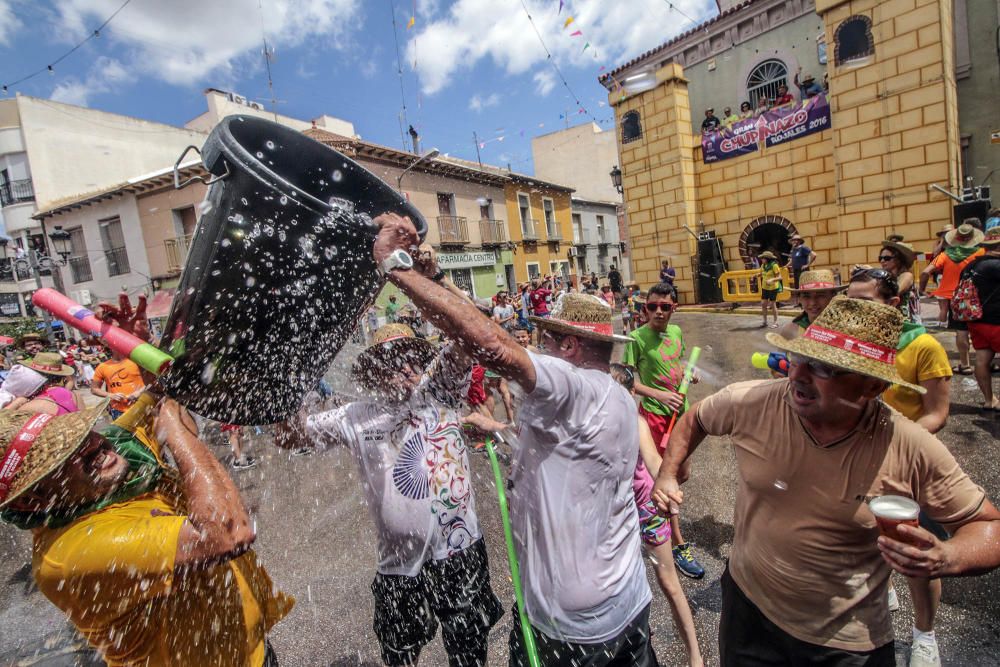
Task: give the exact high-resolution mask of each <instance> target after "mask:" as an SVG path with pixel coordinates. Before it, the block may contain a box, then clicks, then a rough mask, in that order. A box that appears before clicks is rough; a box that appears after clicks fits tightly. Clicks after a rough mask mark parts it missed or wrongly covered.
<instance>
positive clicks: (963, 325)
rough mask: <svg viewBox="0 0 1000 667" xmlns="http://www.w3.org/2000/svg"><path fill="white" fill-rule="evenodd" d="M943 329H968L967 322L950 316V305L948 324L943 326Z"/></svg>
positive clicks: (949, 307)
mask: <svg viewBox="0 0 1000 667" xmlns="http://www.w3.org/2000/svg"><path fill="white" fill-rule="evenodd" d="M945 329H948V330H950V331H968V330H969V323H968V322H960V321H959V320H956V319H955V318H954V317H952V316H951V306H948V324H947V326H946V327H945Z"/></svg>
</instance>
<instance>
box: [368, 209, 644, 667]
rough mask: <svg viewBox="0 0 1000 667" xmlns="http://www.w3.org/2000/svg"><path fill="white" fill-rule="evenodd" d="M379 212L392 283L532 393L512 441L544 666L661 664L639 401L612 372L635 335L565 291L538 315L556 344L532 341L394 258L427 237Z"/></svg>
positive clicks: (381, 254) (528, 581)
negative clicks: (643, 505)
mask: <svg viewBox="0 0 1000 667" xmlns="http://www.w3.org/2000/svg"><path fill="white" fill-rule="evenodd" d="M376 223H377V224H378V225H379V226H380V231H379V234H378V237H377V238H376V240H375V244H374V247H373V255H374V259H375V262H376V264H378V265H381V266H390V267H393V268H391V270H389V271H388V272H387V273H388V275H387V277H388V279H389V281H390V282H392V283H394V284H395V285H396V286H397V287H399V288H400V289H401V290H402V291H403V292H405V293H406V295H407V296H408V297H410V298H411V299H412V300H413V301H414V302H416V303H417V305H418V306H419V307H420V309H421V310H422V311H423V312H424V313H425V314H426V315H427V317H428V318H429V319H430V320H431V321H432V322H434V324H435V325H436V326H437V327H439V328H440V329H441V330H442V331H443V332H444V334H445V335H447V336H448V337H449V338H451V339H452V340H454V341H455V343H456V344H458V345H460V346H461V347H462V348H463V349H464V350H465V351H466V353H467V354H468V355H469V356H472V357H474V358H476V359H477V360H478V361H479V362H480V363H482V364H483V365H484V366H486V367H487V368H490V369H491V370H494V371H496V372H497V373H499V374H500V375H501V376H503V377H505V378H507V380H508V381H511V382H514V383H516V384H517V386H518V387H519V390H520V391H521V392H522V393H523V395H524V396H525V402H524V405H523V406H522V407H521V409H520V410H519V411H518V414H517V424H516V425H515V426H514V427H513V428H510V429H507V430H505V431H504V432H503V435H504V437H505V439H507V440H508V442H509V444H510V445H511V447H512V450H513V460H512V464H511V472H510V490H509V491H508V498H509V500H510V518H511V525H512V531H513V541H514V548H515V551H516V554H517V558H518V561H519V562H520V565H521V567H520V578H521V587H522V589H523V591H524V599H525V604H524V607H525V608H524V612H525V613H526V615H527V618H528V620H529V622H530V624H531V629H532V630H533V633H534V636H535V642H536V644H537V646H538V651H539V654H540V659H541V664H542V665H544V666H546V667H549V666H555V665H567V664H574V663H575V664H593V665H599V664H605V665H609V664H622V665H626V664H627V665H630V666H636V667H646V666H648V665H655V664H657V663H656V657H655V654H654V653H653V649H652V646H651V644H650V641H649V605H650V601H651V600H652V593H651V592H650V589H649V583H648V582H647V580H646V572H645V566H644V565H643V562H642V550H641V544H640V538H639V524H638V518H637V516H636V508H635V498H634V495H633V493H632V474H633V471H634V470H635V464H636V461H637V459H638V456H639V450H638V444H637V442H638V432H637V420H638V412H637V410H636V406H635V402H634V401H633V400H632V399H631V397H630V396H629V394H628V392H627V391H626V390H625V389H624V388H623V387H621V385H619V384H618V383H616V382H615V381H614V380H613V379H612V378H611V376H610V375H609V374H608V370H609V364H610V361H611V354H612V352H613V350H614V344H615V343H616V342H618V341H621V342H627V340H628V339H626V338H624V337H622V336H615V335H614V332H613V328H612V321H611V319H612V318H611V315H612V314H611V309H610V308H608V306H607V304H605V303H603V302H602V301H601V300H600V299H597V298H595V297H592V296H589V295H585V294H565V295H563V297H562V298H561V299H560V300H559V301H558V302H557V303H556V304H555V308H554V309H553V311H552V312H551V313H550V317H547V318H542V317H535V318H533V319H532V322H533V323H534V324H535V326H536V327H538V328H539V329H540V330H541V331H542V343H543V345H544V347H545V351H546V354H544V355H542V354H535V353H532V352H529V351H527V350H525V349H524V348H523V347H521V346H520V345H518V344H517V343H516V342H515V341H514V340H513V339H512V338H511V337H510V336H508V335H506V334H505V333H504V332H503V330H502V329H500V327H499V326H497V324H496V322H493V321H492V320H491V319H489V318H487V317H485V316H483V315H481V314H480V313H478V312H477V311H476V308H475V307H474V306H473V305H472V304H470V303H468V302H467V301H464V300H462V299H460V298H458V297H456V296H454V295H453V294H451V293H450V292H448V291H447V290H445V289H443V288H440V287H439V286H437V285H435V284H434V283H433V282H432V281H430V280H428V279H427V278H426V277H425V276H424V275H422V273H421V272H420V271H413V270H408V269H407V268H406V267H407V266H408V264H409V263H408V262H406V261H405V260H400V261H398V262H395V261H394V260H393V258H394V257H399V256H400V255H401V254H403V253H408V251H410V249H412V248H413V247H414V246H415V245H416V243H417V233H416V230H415V229H414V227H413V224H412V223H411V222H410V221H409V220H408V219H406V218H401V217H399V216H396V215H394V214H385V215H382V216H379V217H378V218H376ZM467 419H468V420H473V419H477V420H480V419H481V420H485V419H486V418H485V417H483V416H481V415H470V416H469V417H468V418H467ZM490 421H492V420H490ZM482 426H485V427H486V428H490V426H489V425H487V424H486V423H484V424H483V425H482ZM512 618H513V621H514V626H513V628H512V629H511V633H510V637H509V640H508V641H509V646H510V664H511V665H514V666H521V665H527V664H528V662H527V661H528V658H527V655H526V652H525V648H524V646H523V643H522V638H521V628H520V625H519V623H520V621H519V615H518V614H517V613H515V614H512Z"/></svg>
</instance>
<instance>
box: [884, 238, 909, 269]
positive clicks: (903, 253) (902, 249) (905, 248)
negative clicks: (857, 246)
mask: <svg viewBox="0 0 1000 667" xmlns="http://www.w3.org/2000/svg"><path fill="white" fill-rule="evenodd" d="M882 247H883V248H892V249H893V250H895V251H896V252H898V253H899V257H900V259H902V260H903V261H902V264H903V266H905V267H907V268H909V267H911V266H913V261H914V260H915V259H916V258H917V251H916V250H915V249H914V248H913V246H911V245H910V244H909V243H904V242H903V237H902V236H890V237H889V238H887V239H886V240H885V241H882Z"/></svg>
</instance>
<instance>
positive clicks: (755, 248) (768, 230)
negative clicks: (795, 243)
mask: <svg viewBox="0 0 1000 667" xmlns="http://www.w3.org/2000/svg"><path fill="white" fill-rule="evenodd" d="M795 233H796V230H795V225H793V224H792V223H791V221H789V220H787V219H785V218H782V217H781V216H778V215H766V216H764V217H761V218H757V219H755V220H753V221H752V222H751V223H750V224H749V225H747V227H746V229H744V230H743V233H742V234H741V235H740V243H739V249H740V258H741V259H742V260H743V265H744V266H745V267H746V268H748V269H750V268H754V263H753V261H752V256H753V257H756V256H757V255H759V254H760V253H762V252H765V251H768V250H770V251H771V252H773V253H774V255H775V257H777V258H778V263H779V264H781V265H782V266H784V265H785V264H787V263H788V258H789V257H790V254H791V251H792V244H791V242H790V241H789V240H788V239H790V238H791V236H792V234H795Z"/></svg>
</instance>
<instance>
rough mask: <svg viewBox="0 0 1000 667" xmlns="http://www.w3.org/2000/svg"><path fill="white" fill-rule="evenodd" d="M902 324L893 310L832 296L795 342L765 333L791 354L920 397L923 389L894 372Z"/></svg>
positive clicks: (884, 306)
mask: <svg viewBox="0 0 1000 667" xmlns="http://www.w3.org/2000/svg"><path fill="white" fill-rule="evenodd" d="M903 322H904V319H903V314H902V313H901V312H899V310H898V309H897V308H893V307H891V306H886V305H885V304H881V303H875V302H874V301H862V300H861V299H849V298H847V297H846V296H842V295H841V296H835V297H834V298H833V300H832V301H830V305H828V306H827V307H826V308H825V309H824V310H823V312H822V313H820V315H819V317H817V318H816V321H815V322H813V323H812V324H810V325H809V327H808V328H807V329H806V330H805V332H804V333H803V334H802V335H801V336H799V337H798V338H795V339H793V340H788V339H787V338H784V337H783V336H780V335H778V334H774V333H769V334H767V342H769V343H770V344H771V345H774V346H775V347H777V348H780V349H782V350H785V351H787V352H791V353H793V354H801V355H802V356H804V357H809V358H810V359H816V360H817V361H822V362H823V363H824V364H829V365H831V366H836V367H837V368H842V369H844V370H847V371H851V372H852V373H859V374H861V375H867V376H869V377H873V378H877V379H879V380H884V381H886V382H890V383H892V384H898V385H900V386H903V387H906V388H907V389H912V390H913V391H915V392H917V393H919V394H924V393H926V392H927V390H926V389H924V388H923V387H921V386H920V385H915V384H910V383H909V382H906V381H905V380H903V378H902V377H900V375H899V373H898V372H897V371H896V365H895V364H896V348H897V347H898V346H899V336H900V334H901V333H902V331H903Z"/></svg>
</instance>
